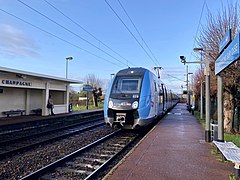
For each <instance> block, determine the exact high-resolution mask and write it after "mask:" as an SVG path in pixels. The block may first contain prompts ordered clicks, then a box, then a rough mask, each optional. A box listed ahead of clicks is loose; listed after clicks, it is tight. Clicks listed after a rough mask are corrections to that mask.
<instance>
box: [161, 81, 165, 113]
mask: <svg viewBox="0 0 240 180" xmlns="http://www.w3.org/2000/svg"><path fill="white" fill-rule="evenodd" d="M161 85H162V102H163V106H162V111H165V106H166V101H165V88H164V86H163V84H161Z"/></svg>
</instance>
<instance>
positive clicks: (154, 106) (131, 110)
mask: <svg viewBox="0 0 240 180" xmlns="http://www.w3.org/2000/svg"><path fill="white" fill-rule="evenodd" d="M178 101H179V97H178V96H177V95H176V94H174V93H173V92H172V91H171V90H168V89H167V87H166V85H165V84H164V83H163V82H162V81H161V80H160V79H159V78H158V77H157V76H156V75H155V74H154V73H153V72H151V71H150V70H148V69H145V68H142V67H136V68H126V69H122V70H120V71H119V72H118V73H117V74H116V75H115V76H114V78H113V79H112V80H111V82H110V84H109V87H108V89H107V92H106V95H105V99H104V121H105V123H106V124H107V125H109V126H110V127H112V128H121V129H140V128H143V127H146V126H149V125H151V124H152V123H153V122H154V120H156V119H157V118H158V117H161V116H163V115H164V114H165V113H166V112H167V111H168V110H169V109H171V108H172V107H173V106H174V105H176V104H177V102H178Z"/></svg>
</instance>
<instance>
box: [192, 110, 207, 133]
mask: <svg viewBox="0 0 240 180" xmlns="http://www.w3.org/2000/svg"><path fill="white" fill-rule="evenodd" d="M194 116H195V117H196V118H197V121H198V122H199V123H200V124H201V125H202V127H203V128H204V129H205V126H206V120H205V115H203V119H200V112H199V111H194Z"/></svg>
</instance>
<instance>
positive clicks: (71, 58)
mask: <svg viewBox="0 0 240 180" xmlns="http://www.w3.org/2000/svg"><path fill="white" fill-rule="evenodd" d="M71 60H73V57H67V58H66V79H68V61H71Z"/></svg>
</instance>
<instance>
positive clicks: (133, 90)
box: [112, 77, 141, 94]
mask: <svg viewBox="0 0 240 180" xmlns="http://www.w3.org/2000/svg"><path fill="white" fill-rule="evenodd" d="M140 86H141V77H117V79H116V80H115V82H114V84H113V88H112V94H123V93H124V94H138V93H139V92H140Z"/></svg>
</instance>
